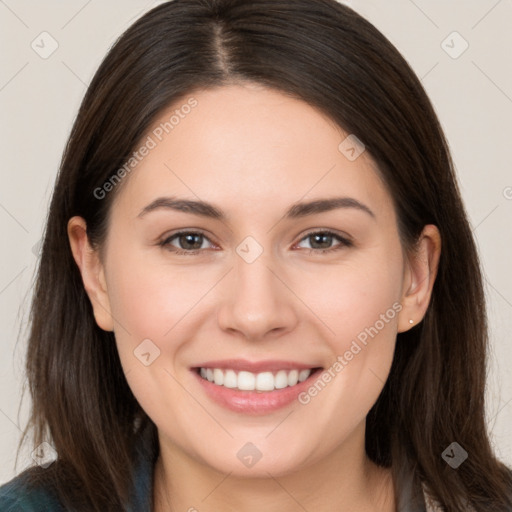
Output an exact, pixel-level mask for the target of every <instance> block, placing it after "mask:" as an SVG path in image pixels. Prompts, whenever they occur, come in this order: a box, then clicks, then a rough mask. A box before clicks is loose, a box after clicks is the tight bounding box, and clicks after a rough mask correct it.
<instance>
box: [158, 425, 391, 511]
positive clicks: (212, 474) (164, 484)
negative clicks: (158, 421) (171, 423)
mask: <svg viewBox="0 0 512 512" xmlns="http://www.w3.org/2000/svg"><path fill="white" fill-rule="evenodd" d="M159 437H160V456H159V458H158V461H157V463H156V466H155V478H154V510H153V512H178V511H189V512H213V511H216V510H222V511H223V512H259V511H261V510H265V511H267V512H278V511H279V512H296V511H297V510H314V511H315V512H332V510H333V509H335V510H336V511H337V512H373V511H375V512H377V511H379V512H395V510H396V502H395V496H394V489H393V480H392V476H391V470H389V469H384V468H380V467H378V466H376V465H375V464H374V463H373V462H371V461H370V460H369V459H368V458H367V457H366V454H365V452H364V431H363V436H362V442H363V444H362V445H361V444H360V443H359V444H358V446H357V447H358V448H359V450H357V453H358V454H359V455H358V456H357V457H354V456H353V453H349V451H348V450H347V449H345V448H343V447H340V448H339V449H338V450H336V451H334V452H333V453H332V454H330V456H329V457H328V458H324V459H322V460H320V461H318V462H316V463H314V464H312V465H309V466H306V467H304V468H302V469H300V470H297V471H294V472H293V473H287V474H286V475H282V476H273V475H271V474H270V473H268V472H267V474H268V477H254V478H247V477H240V476H236V475H234V474H233V473H232V472H230V473H227V474H224V473H221V472H219V471H217V470H216V469H214V468H212V467H211V466H208V465H206V464H203V463H201V462H200V461H198V460H197V459H194V458H192V457H190V456H189V455H188V454H186V453H185V452H183V451H182V450H181V449H179V448H178V447H177V446H176V445H174V444H172V443H170V442H167V443H162V436H159ZM361 448H362V450H361ZM350 451H352V452H355V451H356V450H354V446H352V447H351V450H350ZM348 461H349V462H348Z"/></svg>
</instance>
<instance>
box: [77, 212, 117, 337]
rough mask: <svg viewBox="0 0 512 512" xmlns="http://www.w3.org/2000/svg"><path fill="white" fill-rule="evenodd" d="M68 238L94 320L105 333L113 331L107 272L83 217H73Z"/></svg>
mask: <svg viewBox="0 0 512 512" xmlns="http://www.w3.org/2000/svg"><path fill="white" fill-rule="evenodd" d="M68 238H69V243H70V246H71V251H72V253H73V258H74V260H75V262H76V264H77V266H78V268H79V270H80V274H81V276H82V282H83V284H84V288H85V291H86V293H87V295H88V297H89V300H90V301H91V305H92V308H93V311H94V318H95V320H96V323H97V324H98V326H99V327H100V328H101V329H103V330H104V331H113V330H114V323H113V318H112V314H111V310H110V301H109V297H108V291H107V284H106V279H105V271H104V268H103V264H102V262H101V260H100V257H99V252H98V251H97V250H94V249H93V248H92V247H91V245H90V243H89V238H88V236H87V225H86V222H85V220H84V219H83V218H82V217H72V218H71V219H70V220H69V222H68Z"/></svg>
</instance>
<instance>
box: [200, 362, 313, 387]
mask: <svg viewBox="0 0 512 512" xmlns="http://www.w3.org/2000/svg"><path fill="white" fill-rule="evenodd" d="M321 370H322V368H319V367H316V368H307V369H301V370H298V369H291V370H278V371H274V372H270V371H266V372H259V373H253V372H248V371H235V370H231V369H223V368H196V371H197V373H198V375H199V376H200V377H201V378H203V379H204V380H207V381H208V382H211V383H212V384H215V385H217V386H220V387H224V388H229V389H233V390H234V391H259V392H269V391H276V390H280V389H285V388H288V387H293V386H296V385H297V384H300V383H301V382H304V381H305V380H307V379H308V378H310V377H311V376H312V375H313V374H316V373H317V372H318V371H321Z"/></svg>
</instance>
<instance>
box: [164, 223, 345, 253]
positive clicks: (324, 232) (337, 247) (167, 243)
mask: <svg viewBox="0 0 512 512" xmlns="http://www.w3.org/2000/svg"><path fill="white" fill-rule="evenodd" d="M183 235H201V236H203V238H204V239H206V240H208V241H210V239H209V238H208V237H207V236H206V235H205V234H204V233H202V232H201V231H179V232H177V233H174V234H173V235H171V236H169V237H167V238H165V239H163V240H162V241H161V242H159V243H158V245H159V246H161V247H164V248H165V249H167V250H169V251H170V252H172V253H174V254H177V255H180V256H194V255H195V254H198V253H199V252H201V251H203V250H204V249H195V250H190V251H187V250H184V249H177V248H176V247H173V246H171V245H170V242H171V241H172V240H174V239H175V238H178V237H180V236H183ZM313 235H327V236H332V237H333V238H336V239H337V240H338V241H339V242H340V243H339V244H338V245H335V246H334V247H330V248H329V249H309V250H308V249H306V250H308V251H309V252H308V254H313V253H317V254H318V253H322V254H325V253H331V252H334V251H338V250H340V249H342V248H344V247H352V246H353V245H354V244H353V243H352V241H351V240H349V239H348V238H344V237H342V236H340V235H338V234H337V233H335V232H333V231H330V230H328V229H326V230H319V231H311V232H310V233H307V234H306V235H304V236H303V237H302V238H301V239H300V240H299V243H300V242H302V241H303V240H305V239H307V238H309V237H311V236H313ZM210 242H211V241H210Z"/></svg>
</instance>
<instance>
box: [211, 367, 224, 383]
mask: <svg viewBox="0 0 512 512" xmlns="http://www.w3.org/2000/svg"><path fill="white" fill-rule="evenodd" d="M213 382H215V384H217V386H222V384H224V372H223V371H222V370H219V369H218V368H215V370H213Z"/></svg>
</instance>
